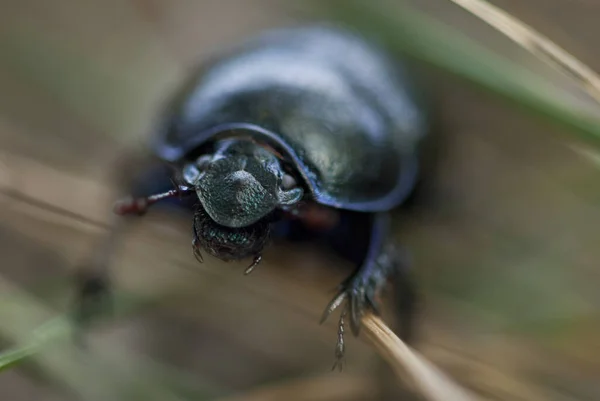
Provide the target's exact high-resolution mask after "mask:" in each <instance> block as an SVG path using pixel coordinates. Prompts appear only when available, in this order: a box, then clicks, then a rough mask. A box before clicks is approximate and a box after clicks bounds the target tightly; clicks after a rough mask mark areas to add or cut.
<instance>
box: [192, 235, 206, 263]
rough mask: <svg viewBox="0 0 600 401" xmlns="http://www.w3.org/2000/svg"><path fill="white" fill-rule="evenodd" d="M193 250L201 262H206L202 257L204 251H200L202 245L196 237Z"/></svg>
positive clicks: (193, 241)
mask: <svg viewBox="0 0 600 401" xmlns="http://www.w3.org/2000/svg"><path fill="white" fill-rule="evenodd" d="M192 251H193V252H194V257H195V258H196V260H197V261H198V262H200V263H204V258H203V257H202V253H200V247H199V246H198V239H196V238H194V239H193V240H192Z"/></svg>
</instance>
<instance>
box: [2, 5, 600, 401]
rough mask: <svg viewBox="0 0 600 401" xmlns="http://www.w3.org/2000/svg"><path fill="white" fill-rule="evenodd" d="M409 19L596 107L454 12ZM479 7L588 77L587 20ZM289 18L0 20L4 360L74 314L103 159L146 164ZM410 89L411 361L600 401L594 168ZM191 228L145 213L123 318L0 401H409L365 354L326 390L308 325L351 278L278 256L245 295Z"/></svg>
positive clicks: (541, 396) (106, 166)
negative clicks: (435, 129)
mask: <svg viewBox="0 0 600 401" xmlns="http://www.w3.org/2000/svg"><path fill="white" fill-rule="evenodd" d="M409 3H410V4H411V5H412V6H414V7H417V8H419V9H420V10H421V11H423V12H425V13H427V14H428V15H430V16H433V17H435V18H436V19H438V20H440V21H443V22H444V23H446V24H447V25H449V26H451V27H453V28H454V29H456V30H458V31H460V32H462V33H464V34H466V35H468V36H469V37H470V38H471V39H473V40H476V41H477V42H479V43H480V44H482V45H484V46H486V47H487V48H489V49H490V50H492V51H494V52H495V53H498V54H500V55H503V56H504V57H507V58H509V59H510V60H512V61H514V62H516V63H518V64H520V65H522V66H523V67H524V68H527V69H528V70H530V71H532V72H534V73H535V74H537V75H539V76H543V77H545V78H546V79H548V80H549V81H550V82H552V83H553V85H555V87H556V88H557V90H560V91H562V93H563V94H564V97H565V98H569V99H571V98H572V99H573V101H582V102H588V103H589V100H588V99H587V97H586V96H585V95H583V94H582V93H580V92H579V91H578V89H577V88H576V87H575V86H573V85H572V84H571V83H570V82H569V81H568V80H567V79H566V78H564V77H563V76H561V75H560V74H558V73H557V72H556V71H554V70H553V69H551V68H549V67H547V66H545V65H543V64H542V63H541V62H539V61H537V60H536V59H534V58H533V57H532V56H530V55H528V54H527V53H526V52H525V51H523V50H521V49H519V48H518V47H517V46H516V45H515V44H513V43H512V42H510V41H509V40H507V39H506V38H504V37H503V36H502V35H500V34H498V33H497V32H495V31H494V30H493V29H492V28H489V27H488V26H487V25H485V24H484V23H482V22H480V21H478V20H477V19H476V18H474V17H473V16H471V15H470V14H468V13H466V12H465V11H463V10H461V9H459V8H458V7H457V6H456V5H453V4H452V3H450V2H449V1H447V0H426V1H424V0H419V1H417V0H414V1H411V2H409ZM493 3H494V4H497V5H499V6H501V7H502V8H504V9H506V10H507V11H509V12H510V13H512V14H514V15H515V16H517V17H518V18H519V19H522V20H523V21H525V22H526V23H528V24H530V25H532V26H533V27H534V28H536V29H538V30H540V31H541V32H544V33H545V34H546V35H547V36H549V37H550V38H551V39H553V40H554V41H556V42H557V43H558V44H559V45H561V46H563V47H564V48H566V49H568V50H569V51H570V52H571V53H573V54H574V55H575V56H576V57H578V58H580V59H581V60H582V61H584V62H586V63H587V64H588V65H589V66H590V67H592V68H593V69H594V70H600V53H599V52H598V47H597V39H598V37H599V35H600V25H598V24H597V22H598V17H599V16H600V5H599V4H596V3H595V2H593V1H591V0H529V1H520V0H495V1H494V2H493ZM365 4H367V3H365ZM300 5H302V3H301V2H291V1H287V2H286V1H283V0H279V1H276V0H269V1H267V0H219V1H216V0H215V1H204V0H203V1H200V0H198V1H192V0H172V1H168V2H167V1H159V0H104V1H92V0H78V1H75V0H54V1H52V2H47V1H36V0H18V1H17V0H0V88H1V90H0V186H1V188H2V194H1V196H0V254H1V255H2V259H1V265H0V266H1V268H0V298H1V299H2V301H1V302H0V347H1V348H0V349H8V348H9V347H11V346H14V345H18V344H21V343H23V342H26V341H28V339H29V338H30V336H31V334H32V333H33V332H34V330H36V329H37V328H38V327H40V325H42V324H44V323H46V322H48V321H49V320H50V319H52V318H53V317H55V316H58V315H60V314H61V313H63V312H64V311H65V310H66V308H67V307H68V306H69V302H70V300H71V295H72V289H71V287H70V284H71V281H70V276H69V274H70V272H71V271H72V269H73V268H74V267H75V266H76V265H77V264H78V263H80V262H81V261H82V260H84V259H85V258H86V256H87V255H88V254H89V252H91V250H92V249H93V247H94V246H95V245H96V244H97V241H98V240H99V239H100V238H101V237H102V235H103V234H104V233H105V224H107V222H108V221H109V219H110V206H111V204H112V201H113V199H114V196H115V186H114V182H113V181H112V179H113V178H114V175H113V171H112V170H111V169H112V167H113V165H114V163H115V160H116V158H117V157H118V155H120V154H121V152H122V151H123V149H125V148H126V147H132V146H133V147H135V146H141V144H142V143H143V141H144V140H145V138H146V137H147V135H148V133H149V132H151V130H152V127H153V124H154V123H155V119H156V116H157V112H158V111H159V110H160V107H161V106H162V105H163V104H164V102H165V101H166V99H167V98H168V96H169V95H170V93H172V91H173V90H175V88H176V87H177V85H178V84H179V83H180V82H181V80H182V79H184V78H185V77H186V74H187V73H188V72H189V71H190V69H191V68H193V67H195V66H196V65H197V64H198V63H201V62H202V60H204V59H205V58H206V57H208V56H209V55H210V54H211V53H213V52H215V51H219V50H221V49H223V48H225V47H226V46H229V45H231V44H233V43H236V42H237V41H239V40H241V39H243V38H245V37H247V36H248V35H250V34H252V33H256V32H259V31H260V30H262V29H265V28H269V27H275V26H277V27H280V26H286V25H289V24H294V23H297V17H296V15H295V14H294V13H293V11H294V10H295V9H297V8H298V6H300ZM422 71H423V73H424V74H425V76H426V77H427V79H426V82H427V85H428V87H430V88H431V89H432V93H431V95H432V97H433V99H434V102H435V103H436V104H437V105H438V106H439V110H440V115H439V121H438V124H439V126H440V132H441V135H442V136H443V139H442V140H443V142H442V143H443V145H441V146H440V147H439V148H440V152H439V153H440V154H439V162H438V164H437V168H436V169H435V171H434V172H433V173H432V174H431V178H430V181H429V183H428V185H427V188H428V191H427V196H425V197H424V199H422V200H421V202H420V203H418V204H417V205H415V206H414V207H412V208H410V209H409V210H406V211H405V212H401V213H399V214H398V216H397V217H398V218H397V220H396V236H397V238H398V240H399V241H402V243H403V244H405V245H406V246H407V248H408V249H409V250H410V251H411V252H412V255H413V259H414V265H415V268H416V272H417V276H418V278H419V280H420V285H421V289H422V291H423V293H424V301H423V305H422V313H421V315H420V318H419V322H418V325H419V326H418V327H419V338H418V343H417V344H416V345H415V346H416V348H417V349H418V350H419V351H420V352H422V353H423V354H424V355H425V356H426V357H428V358H429V359H430V360H431V361H432V362H434V363H435V364H437V365H438V366H439V367H440V368H442V369H443V370H444V371H446V372H447V373H448V374H449V375H450V376H451V377H453V378H454V379H456V381H458V382H459V383H460V384H462V385H463V386H466V387H468V388H470V389H472V390H474V391H475V392H476V393H477V394H479V395H481V397H482V399H489V400H598V399H600V380H599V378H600V347H599V346H598V338H600V316H599V313H598V310H599V309H598V308H599V306H600V292H599V291H598V285H599V283H600V271H599V270H598V260H600V247H598V239H599V238H600V206H599V205H600V185H598V182H600V171H599V166H600V165H599V164H598V163H599V162H598V160H600V157H599V156H598V155H597V154H596V153H595V151H594V150H593V149H592V148H590V147H589V146H587V145H585V144H584V143H582V142H580V141H578V140H577V139H576V138H575V137H574V136H570V135H569V134H568V133H566V131H564V130H563V129H559V128H556V127H555V126H553V125H550V124H548V123H546V122H543V121H541V120H539V119H536V118H533V117H530V116H528V115H527V114H526V113H524V112H523V111H522V110H519V108H514V107H509V106H508V104H507V103H505V102H502V101H499V100H497V99H496V98H494V97H493V96H491V95H490V94H485V93H482V92H479V91H477V90H475V89H473V88H472V87H470V86H468V85H466V84H465V83H464V82H462V81H458V80H456V79H454V78H453V77H451V76H450V75H448V74H445V73H442V72H440V71H438V70H434V69H432V68H430V67H427V66H422ZM588 103H586V104H588ZM590 107H597V106H595V105H592V106H590ZM10 193H12V195H10ZM15 194H18V196H16V195H15ZM24 198H27V199H30V200H31V199H34V200H36V201H37V202H32V201H27V200H24ZM61 210H62V211H61ZM64 211H67V212H68V213H67V212H64ZM78 216H79V217H78ZM81 216H84V217H85V219H84V218H81ZM190 224H191V222H190V220H189V218H185V217H184V216H179V215H174V216H173V215H166V214H164V213H160V212H156V213H150V214H149V215H148V216H147V217H145V218H144V219H143V221H140V222H139V224H137V225H136V226H135V227H133V228H132V229H131V230H130V232H128V235H127V238H126V240H125V241H124V242H123V244H122V246H121V247H120V249H119V252H118V254H117V255H115V256H114V271H115V286H116V287H117V289H118V290H119V293H120V294H124V295H123V299H124V300H125V301H124V305H135V307H131V308H129V309H127V307H126V306H123V307H118V309H119V308H121V309H120V310H121V312H123V311H125V312H126V313H125V312H123V313H121V314H120V315H119V317H118V318H116V319H114V320H112V321H107V322H105V323H103V324H102V325H99V326H98V327H96V328H95V329H94V331H93V332H92V333H91V337H90V347H89V349H88V350H87V351H86V352H81V351H77V350H75V349H73V348H72V347H69V346H68V345H66V344H58V345H56V346H55V347H49V348H48V349H46V350H45V351H44V352H40V353H38V354H37V357H36V358H34V359H32V360H31V362H30V363H26V364H23V365H19V366H18V367H14V368H12V369H9V370H4V371H3V372H2V373H1V374H0V400H2V401H5V400H6V401H33V400H44V401H46V400H48V401H70V400H111V401H117V400H173V401H175V400H182V401H183V400H209V399H210V400H215V399H226V398H227V397H234V396H235V397H237V398H235V399H239V400H245V399H248V400H250V399H261V400H262V399H272V400H380V399H406V400H419V399H421V398H419V396H418V395H417V394H415V393H413V392H412V391H411V390H410V389H409V388H408V387H407V388H405V386H404V384H403V383H402V382H398V380H397V379H396V378H395V377H394V376H393V375H392V374H391V372H390V370H389V368H388V366H387V365H386V364H385V363H384V362H382V360H381V358H380V357H379V356H378V355H377V354H376V353H375V351H374V350H373V349H372V348H371V347H370V346H369V344H368V343H367V342H366V341H364V339H362V338H359V339H355V338H352V337H351V336H348V337H347V343H348V345H347V348H348V358H347V365H346V369H345V370H344V372H343V373H342V374H339V373H337V372H330V371H329V369H330V367H331V364H332V362H333V351H334V345H335V340H336V327H335V323H336V319H335V318H331V319H330V320H329V321H328V323H327V324H324V325H322V326H320V325H319V324H318V320H319V317H320V315H321V312H322V310H323V308H324V307H325V305H326V304H327V302H328V301H329V299H330V297H331V296H332V291H333V290H334V288H335V286H336V285H337V284H338V283H339V281H340V280H341V279H342V278H343V277H345V276H346V275H347V274H348V272H349V266H344V264H343V263H342V262H341V261H339V260H337V259H336V258H335V257H334V256H333V255H330V254H328V253H327V252H324V251H323V250H320V249H313V248H311V247H310V246H309V245H301V246H292V247H289V246H285V245H283V244H282V245H280V246H276V247H271V248H269V250H268V251H267V252H266V253H265V255H264V259H263V260H264V262H263V263H262V264H261V266H260V268H259V269H257V271H255V272H254V273H253V274H252V275H250V276H248V277H245V276H243V275H242V274H241V273H242V269H243V266H237V265H227V264H224V263H220V262H218V261H216V260H214V259H210V260H207V261H206V262H205V263H204V264H203V265H198V264H197V262H196V261H195V259H194V258H193V256H192V254H191V252H190V246H189V245H190V239H191V237H190ZM265 389H271V390H270V391H271V392H270V393H269V394H270V396H269V397H271V398H268V397H267V396H266V395H265V394H264V393H261V391H267V390H265ZM273 389H275V390H277V391H275V390H273ZM253 394H254V395H253ZM261 394H262V395H261ZM253 396H254V397H255V398H252V397H253ZM227 399H233V398H227Z"/></svg>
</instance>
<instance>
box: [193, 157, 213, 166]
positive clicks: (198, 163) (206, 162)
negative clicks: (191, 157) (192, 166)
mask: <svg viewBox="0 0 600 401" xmlns="http://www.w3.org/2000/svg"><path fill="white" fill-rule="evenodd" d="M211 160H212V155H202V156H200V157H199V158H198V160H196V166H197V167H198V169H200V170H206V168H207V167H208V165H209V164H210V161H211Z"/></svg>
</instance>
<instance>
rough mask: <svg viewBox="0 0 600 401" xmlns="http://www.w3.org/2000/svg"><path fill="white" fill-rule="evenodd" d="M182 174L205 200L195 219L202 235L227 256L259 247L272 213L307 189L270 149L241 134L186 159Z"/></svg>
mask: <svg viewBox="0 0 600 401" xmlns="http://www.w3.org/2000/svg"><path fill="white" fill-rule="evenodd" d="M184 178H185V180H186V181H187V182H188V183H189V184H190V185H192V186H193V187H194V188H195V190H196V193H197V195H198V198H199V199H200V203H201V211H200V212H198V213H197V218H196V220H195V223H194V224H195V230H196V234H197V235H196V236H197V238H198V241H199V243H200V245H201V246H202V247H203V248H204V249H206V250H207V251H208V252H209V253H211V254H212V255H213V256H216V257H218V258H220V259H223V260H233V259H241V258H245V257H248V256H250V255H256V254H258V253H260V250H262V247H263V246H264V244H265V242H266V239H267V237H268V233H269V224H268V222H267V220H268V219H269V217H270V216H271V215H272V214H273V212H274V211H275V210H276V209H277V208H286V207H290V206H291V205H293V204H295V203H297V202H298V201H300V199H301V198H302V195H303V190H302V188H299V187H296V185H295V181H294V180H293V179H292V178H291V177H290V176H288V175H286V174H284V173H283V170H282V168H281V165H280V163H279V160H278V159H277V158H276V157H275V156H274V155H273V154H272V153H271V152H269V151H268V150H267V149H265V148H263V147H261V146H259V145H257V144H255V143H253V142H249V141H243V140H235V139H234V140H226V141H223V142H220V143H219V146H218V147H217V150H216V151H215V153H214V154H212V155H205V156H202V157H200V158H199V159H198V160H197V161H196V162H195V163H193V164H189V165H187V166H186V167H185V168H184ZM208 218H209V219H208Z"/></svg>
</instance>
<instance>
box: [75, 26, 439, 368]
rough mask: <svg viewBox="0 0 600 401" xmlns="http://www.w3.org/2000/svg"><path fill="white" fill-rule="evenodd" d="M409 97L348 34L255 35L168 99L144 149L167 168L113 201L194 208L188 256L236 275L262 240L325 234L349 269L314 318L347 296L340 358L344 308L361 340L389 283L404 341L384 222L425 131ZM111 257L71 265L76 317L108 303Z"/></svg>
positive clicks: (400, 289)
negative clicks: (75, 268)
mask: <svg viewBox="0 0 600 401" xmlns="http://www.w3.org/2000/svg"><path fill="white" fill-rule="evenodd" d="M416 93H417V92H416V90H415V88H413V85H412V80H411V79H410V77H409V76H408V74H407V72H406V69H405V68H404V66H403V65H401V64H400V63H399V62H398V60H395V59H392V58H391V57H390V56H388V55H387V54H386V53H385V52H384V51H382V50H381V49H380V48H379V47H378V46H376V45H375V44H374V43H371V42H370V41H368V40H366V39H365V38H363V37H362V36H361V35H358V34H356V33H354V32H351V31H350V30H347V29H344V28H340V27H334V26H324V25H319V26H308V27H299V28H280V29H274V30H271V31H267V32H264V33H262V34H259V35H257V36H255V37H253V38H251V39H249V40H247V41H245V42H244V43H243V44H242V45H240V46H237V47H234V48H232V49H230V50H229V51H227V52H225V53H224V54H220V55H219V56H218V57H216V58H215V59H213V60H212V61H211V62H210V63H206V64H204V65H203V67H202V71H201V72H200V73H198V74H195V75H194V76H193V77H192V80H191V83H190V84H189V85H184V88H183V89H181V90H180V91H179V92H178V93H177V94H176V96H174V98H173V100H172V102H171V103H170V106H169V107H168V108H167V112H166V113H165V117H164V118H163V120H162V123H161V124H160V129H159V130H158V132H157V134H156V135H154V137H153V142H152V146H151V149H152V152H153V153H154V155H155V156H157V157H158V159H159V160H160V161H162V162H163V163H165V164H166V165H169V166H171V167H174V170H173V169H172V170H169V172H165V170H160V172H156V171H150V170H149V171H148V172H147V174H142V175H140V176H139V177H137V178H136V179H135V180H134V184H133V186H132V188H131V193H132V197H131V198H127V199H124V200H122V201H120V202H117V204H116V205H115V208H114V210H115V212H116V213H117V215H127V214H143V213H144V212H145V211H146V210H147V208H148V207H149V206H150V205H152V204H154V203H157V202H159V201H163V200H168V199H171V200H173V201H175V202H178V203H179V205H180V206H181V207H184V208H191V210H192V211H193V224H192V233H193V237H192V249H193V254H194V255H195V256H196V258H197V259H198V260H199V261H202V252H205V253H208V254H210V255H212V256H214V257H216V258H219V259H221V260H224V261H239V260H242V259H248V260H249V264H248V265H247V266H248V267H247V268H246V271H245V272H246V274H247V273H250V272H251V271H252V270H253V269H254V268H255V267H256V266H257V265H258V264H259V262H260V260H261V252H262V251H263V249H264V247H265V246H266V245H267V244H268V241H269V238H272V237H274V236H277V237H282V238H286V239H290V240H294V239H299V238H303V239H309V240H311V239H321V240H325V241H327V243H328V244H329V245H330V246H331V248H332V249H334V250H335V251H337V252H339V253H340V254H341V255H342V256H343V257H345V258H347V259H348V260H350V261H351V262H352V263H354V264H355V266H356V270H355V271H354V272H353V273H352V274H351V275H350V276H349V277H348V278H347V279H346V280H344V281H343V282H342V283H341V285H340V287H339V293H337V294H336V295H335V297H334V298H333V300H332V301H331V303H330V304H329V305H327V307H326V308H325V312H324V314H323V319H322V320H325V318H327V316H328V315H329V314H330V313H331V312H332V311H333V310H335V309H336V308H337V307H338V306H340V305H342V304H344V303H345V309H344V311H343V312H342V315H341V316H342V317H341V318H340V323H339V325H340V327H339V330H338V344H337V347H336V357H337V358H338V362H339V360H341V358H342V357H343V354H344V340H343V334H344V317H345V316H347V319H348V321H349V324H350V327H351V329H352V332H353V333H354V334H355V335H357V334H358V332H359V328H360V319H361V315H362V314H363V313H364V312H365V311H366V310H367V309H369V310H373V311H375V312H377V309H378V302H377V300H376V298H377V295H378V294H379V292H380V290H382V288H383V287H384V285H385V284H386V282H387V281H388V280H389V279H392V281H393V283H395V290H396V293H397V297H398V299H399V303H398V308H399V309H398V312H399V317H400V321H401V324H402V329H401V331H402V333H401V337H403V338H404V339H405V340H407V339H408V338H409V337H410V332H411V321H412V317H413V314H414V304H415V291H414V288H413V284H412V281H411V280H410V273H409V270H408V267H409V266H408V265H407V263H406V261H405V260H404V258H403V256H402V255H403V254H404V253H403V252H402V251H401V247H400V246H399V245H397V244H395V243H394V242H393V241H392V240H391V236H390V232H389V230H390V227H389V226H390V212H391V211H392V210H393V209H395V208H397V207H398V206H400V205H402V204H403V203H404V202H405V200H406V199H407V197H408V196H409V195H410V194H411V193H412V192H413V190H414V188H415V185H416V182H417V180H418V177H419V174H418V172H419V168H418V167H419V162H420V159H419V156H418V155H419V150H420V145H421V143H422V140H423V139H424V138H425V137H426V136H427V134H428V132H429V126H428V121H427V118H426V114H425V112H424V111H423V108H422V105H421V104H420V103H419V101H418V96H417V94H416ZM117 227H120V225H118V226H116V227H115V228H114V229H113V231H112V232H111V234H110V236H109V237H110V238H109V240H108V243H109V244H113V245H114V244H115V243H116V242H117V241H116V240H115V238H116V235H117V233H118V232H120V229H118V228H117ZM102 249H103V252H110V249H111V248H110V246H109V247H108V248H106V247H104V248H102ZM107 265H108V262H107V257H106V255H105V256H104V257H101V258H99V259H97V260H95V261H94V262H93V263H89V264H88V265H86V266H85V267H84V268H82V269H81V272H82V275H81V276H80V277H81V278H82V280H81V281H80V283H79V287H78V288H79V296H80V299H79V302H78V311H77V312H78V315H77V316H78V317H79V319H80V323H81V322H83V321H85V320H86V319H89V318H90V317H91V316H92V315H93V312H92V305H96V304H97V301H98V300H102V299H104V300H106V296H107V294H108V289H109V288H108V266H107ZM346 313H347V315H346ZM334 366H335V365H334Z"/></svg>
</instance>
